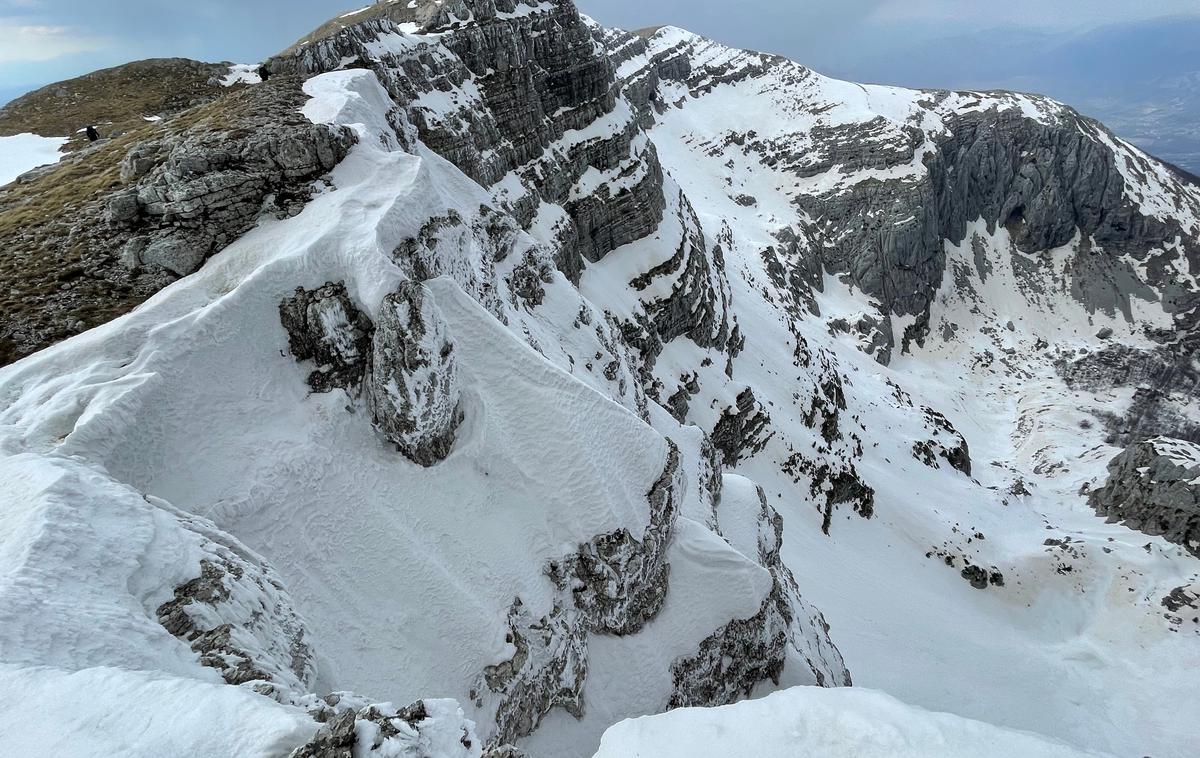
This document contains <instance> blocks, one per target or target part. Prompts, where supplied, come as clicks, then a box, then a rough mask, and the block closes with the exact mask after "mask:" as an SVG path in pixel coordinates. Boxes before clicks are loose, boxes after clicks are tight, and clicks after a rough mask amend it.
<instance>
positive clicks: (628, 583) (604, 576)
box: [548, 442, 683, 635]
mask: <svg viewBox="0 0 1200 758" xmlns="http://www.w3.org/2000/svg"><path fill="white" fill-rule="evenodd" d="M669 444H670V452H669V453H668V457H667V464H666V466H665V467H664V468H663V472H662V475H661V476H660V477H659V478H658V480H657V481H656V482H655V483H654V486H652V487H651V488H650V491H649V492H647V493H646V499H647V501H649V503H650V524H649V525H648V526H647V528H646V531H645V533H644V534H643V535H642V536H641V538H640V539H639V538H637V537H634V536H633V535H632V534H630V533H629V531H628V530H625V529H622V530H620V531H617V532H613V533H611V534H602V535H600V536H598V537H596V538H595V539H593V540H592V541H591V542H589V543H587V544H585V545H581V546H580V548H579V552H577V553H576V554H574V555H572V556H569V557H568V558H566V559H565V560H563V561H561V562H557V563H554V564H552V565H551V566H550V567H549V569H548V573H549V574H550V577H551V579H553V580H554V582H555V584H557V585H558V587H559V589H560V590H562V591H564V592H565V591H568V590H569V591H570V592H571V594H572V596H573V598H574V604H575V608H576V609H577V610H578V611H579V613H580V614H581V615H582V617H583V619H584V623H585V624H586V625H587V628H588V629H589V630H591V631H593V632H597V633H600V634H617V635H624V634H633V633H636V632H638V631H640V630H641V628H642V627H643V626H645V624H646V622H647V621H649V620H651V619H653V618H654V617H655V616H657V615H658V612H659V611H660V610H661V609H662V605H663V602H664V601H665V600H666V596H667V588H668V581H669V579H670V570H671V567H670V564H668V563H667V559H666V553H667V547H668V545H669V544H670V541H671V535H672V534H673V533H674V528H675V520H676V518H677V517H678V515H679V500H680V498H681V497H682V489H683V481H682V472H681V471H680V467H679V449H678V448H677V447H676V446H675V443H673V442H671V443H669Z"/></svg>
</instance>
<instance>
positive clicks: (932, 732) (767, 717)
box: [595, 687, 1102, 758]
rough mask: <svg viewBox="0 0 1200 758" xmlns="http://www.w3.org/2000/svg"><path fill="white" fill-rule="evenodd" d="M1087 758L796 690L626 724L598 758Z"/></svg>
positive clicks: (867, 701) (907, 709) (855, 697)
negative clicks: (806, 757)
mask: <svg viewBox="0 0 1200 758" xmlns="http://www.w3.org/2000/svg"><path fill="white" fill-rule="evenodd" d="M637 755H646V756H650V755H653V756H656V757H657V758H684V756H686V757H687V758H710V757H711V758H717V756H730V755H753V756H757V758H793V756H801V755H811V756H821V758H842V757H843V756H844V757H845V758H885V756H886V758H934V756H949V755H962V756H966V755H969V756H973V757H974V758H1009V757H1010V756H1018V755H1019V756H1022V757H1023V758H1082V757H1083V756H1100V755H1102V754H1101V753H1090V752H1080V751H1078V750H1074V749H1072V748H1070V747H1069V746H1067V745H1065V744H1063V743H1061V742H1058V741H1055V740H1050V739H1048V738H1046V737H1040V736H1038V735H1035V734H1031V733H1028V732H1018V731H1013V730H1010V729H1001V728H1000V727H997V726H992V725H991V724H985V723H983V722H982V721H972V720H970V719H964V718H960V717H958V716H952V715H950V714H948V713H934V712H932V711H926V710H923V709H921V708H916V707H914V706H911V705H907V704H905V703H902V702H900V701H899V700H896V699H895V698H893V697H891V696H889V695H885V694H884V693H882V692H875V691H873V690H866V689H862V688H859V687H854V688H834V689H824V688H820V687H795V688H793V689H790V690H784V691H782V692H776V693H775V694H773V695H770V696H768V697H765V698H763V699H761V700H751V701H745V702H741V703H737V704H735V705H730V706H725V707H723V708H684V709H681V710H677V711H671V712H670V713H664V714H662V715H659V716H647V717H644V718H639V719H630V720H628V721H623V722H621V723H619V724H617V725H616V726H614V727H611V728H610V729H609V730H608V731H607V732H605V733H604V739H603V741H602V742H601V743H600V751H599V752H598V753H596V755H595V758H625V757H626V756H637Z"/></svg>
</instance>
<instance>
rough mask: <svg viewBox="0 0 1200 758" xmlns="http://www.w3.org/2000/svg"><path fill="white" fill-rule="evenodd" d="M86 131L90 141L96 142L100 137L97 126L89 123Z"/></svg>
mask: <svg viewBox="0 0 1200 758" xmlns="http://www.w3.org/2000/svg"><path fill="white" fill-rule="evenodd" d="M86 131H87V138H88V141H89V142H95V141H96V140H98V139H100V132H98V131H96V127H94V126H91V125H90V124H89V125H88V128H87V129H86Z"/></svg>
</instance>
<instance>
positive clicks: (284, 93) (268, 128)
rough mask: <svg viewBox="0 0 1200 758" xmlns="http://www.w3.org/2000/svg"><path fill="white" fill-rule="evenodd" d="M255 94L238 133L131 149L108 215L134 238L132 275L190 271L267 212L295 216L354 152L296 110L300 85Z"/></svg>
mask: <svg viewBox="0 0 1200 758" xmlns="http://www.w3.org/2000/svg"><path fill="white" fill-rule="evenodd" d="M252 91H253V92H254V96H253V98H251V99H252V100H253V102H252V103H251V106H252V107H253V108H256V109H258V110H257V112H253V113H247V114H246V115H245V116H244V117H243V119H241V120H240V121H239V122H236V126H235V125H234V124H233V123H231V124H229V125H228V126H226V127H225V128H221V127H222V125H220V124H217V123H212V122H209V123H207V124H206V127H207V128H204V129H190V130H187V131H184V132H183V133H181V134H178V135H171V136H165V137H163V138H162V139H158V140H149V141H145V142H139V143H137V144H135V145H134V146H133V147H132V148H130V150H129V153H128V154H127V155H126V156H125V159H124V160H123V161H122V163H121V181H122V183H123V184H124V185H125V188H124V189H122V190H120V191H118V192H116V193H114V194H113V195H112V196H111V197H110V198H109V199H108V202H107V208H106V211H105V219H106V220H107V221H108V223H109V224H110V225H111V226H113V227H115V228H118V229H121V230H122V231H124V232H125V233H126V234H127V235H128V236H129V241H128V242H127V243H126V244H125V246H124V249H123V250H122V261H123V262H124V263H125V264H126V265H127V266H128V267H130V268H132V269H136V268H139V267H142V266H155V267H159V268H163V269H166V270H167V271H170V272H171V273H173V274H175V275H178V276H186V275H187V274H190V273H192V272H193V271H195V270H196V269H198V268H199V267H200V265H201V264H202V263H203V262H204V261H205V260H206V259H207V258H208V257H209V256H210V255H212V254H213V253H214V252H216V251H217V250H220V249H221V248H223V247H225V246H226V245H228V244H229V243H230V242H232V241H233V240H234V239H236V238H237V237H239V236H240V235H242V234H243V233H245V232H246V231H248V230H249V229H250V228H251V227H253V226H254V224H255V223H256V222H257V220H258V218H259V216H260V215H261V214H262V213H263V212H274V213H277V214H279V215H283V216H287V215H294V214H295V213H297V212H298V211H299V210H300V208H302V207H303V205H304V203H305V201H307V199H308V197H309V195H310V192H311V189H310V185H311V182H312V181H313V180H314V179H317V178H318V177H320V176H322V175H324V174H326V173H328V172H329V171H330V170H331V169H332V168H333V167H334V166H336V165H337V164H338V163H339V162H341V160H342V158H344V157H345V156H346V153H347V152H349V149H350V147H351V145H352V144H353V142H354V137H353V133H352V132H351V131H350V130H348V129H344V128H343V129H332V128H330V127H327V126H325V125H320V124H313V123H311V122H310V121H308V119H306V118H305V117H304V116H303V115H302V114H300V113H299V112H298V111H299V107H300V105H302V104H303V102H304V100H305V98H304V95H303V93H301V92H300V89H299V81H297V80H295V79H293V80H290V81H288V80H284V81H278V82H275V83H270V84H268V85H266V86H259V87H255V88H254V89H253V90H252ZM234 129H236V130H237V131H234ZM233 135H236V136H233ZM268 199H269V200H270V202H269V204H268V203H267V201H268Z"/></svg>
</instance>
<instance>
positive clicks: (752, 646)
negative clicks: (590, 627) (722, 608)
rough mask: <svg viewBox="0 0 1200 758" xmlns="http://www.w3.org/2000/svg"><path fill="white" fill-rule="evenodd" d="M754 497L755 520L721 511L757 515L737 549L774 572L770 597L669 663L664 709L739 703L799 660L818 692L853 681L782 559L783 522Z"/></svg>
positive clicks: (826, 628)
mask: <svg viewBox="0 0 1200 758" xmlns="http://www.w3.org/2000/svg"><path fill="white" fill-rule="evenodd" d="M756 492H757V498H756V500H755V502H754V503H753V504H748V505H750V507H753V506H754V505H757V514H753V513H750V514H746V513H742V512H741V511H740V510H739V511H736V512H730V510H729V508H730V506H725V511H724V515H725V516H726V517H727V518H745V517H747V516H750V517H752V518H753V517H755V516H757V523H758V529H757V539H756V544H755V545H753V546H749V545H741V544H735V545H734V546H735V547H737V548H739V549H741V550H743V551H747V550H748V549H749V548H750V547H753V550H752V551H751V555H752V556H753V557H754V558H755V559H756V560H757V561H758V562H759V564H760V565H761V566H762V567H763V568H765V569H767V570H768V571H769V572H770V574H771V583H772V584H771V591H770V592H769V593H768V595H767V597H766V598H765V599H764V600H763V604H762V607H761V609H760V610H759V612H758V613H757V614H755V615H754V616H752V617H750V618H748V619H734V620H733V621H730V622H729V623H728V624H726V625H725V626H724V627H722V628H721V629H719V630H717V631H716V632H714V633H713V634H712V635H710V636H709V637H707V638H705V639H704V640H703V641H702V642H701V643H700V646H699V649H698V650H697V651H696V653H695V654H693V655H691V656H688V657H686V658H681V659H679V660H678V661H676V662H675V663H674V664H672V666H671V675H672V677H673V679H674V692H673V693H672V695H671V698H670V700H669V701H668V702H667V708H690V707H696V706H703V707H710V706H719V705H728V704H730V703H734V702H737V701H738V700H741V699H743V698H746V697H749V696H750V695H751V694H752V693H753V691H754V688H755V686H756V685H758V683H760V682H763V681H766V680H770V681H772V682H774V683H776V684H778V683H779V680H780V676H781V674H782V673H783V669H784V666H785V665H786V664H787V663H788V661H789V660H790V659H793V658H797V657H798V658H799V661H802V662H803V663H804V664H805V665H807V667H808V669H809V671H810V672H811V674H812V677H813V680H814V683H815V684H817V685H818V686H822V687H834V686H847V687H848V686H850V685H851V683H852V682H851V677H850V672H849V671H848V670H847V669H846V665H845V663H844V662H843V660H842V656H841V653H840V652H838V649H837V647H836V646H835V645H834V644H833V642H832V641H831V640H830V639H829V625H828V624H826V623H825V618H824V616H822V615H821V612H820V611H818V610H816V609H815V608H813V607H812V606H810V605H809V604H808V603H806V602H805V601H804V599H803V598H802V597H801V596H800V592H799V589H798V587H797V584H796V579H795V577H794V576H793V575H792V571H791V569H789V568H788V567H787V566H786V565H785V564H784V563H783V560H782V559H781V558H780V555H779V550H780V548H781V547H782V545H783V518H782V517H781V516H780V515H779V514H778V513H777V512H776V511H775V509H774V508H772V507H771V506H770V505H769V504H768V503H767V496H766V493H765V492H763V490H762V488H761V487H758V488H756ZM734 507H736V506H734Z"/></svg>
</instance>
